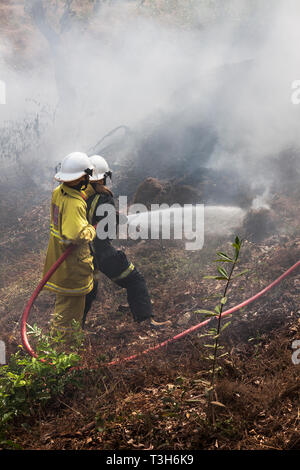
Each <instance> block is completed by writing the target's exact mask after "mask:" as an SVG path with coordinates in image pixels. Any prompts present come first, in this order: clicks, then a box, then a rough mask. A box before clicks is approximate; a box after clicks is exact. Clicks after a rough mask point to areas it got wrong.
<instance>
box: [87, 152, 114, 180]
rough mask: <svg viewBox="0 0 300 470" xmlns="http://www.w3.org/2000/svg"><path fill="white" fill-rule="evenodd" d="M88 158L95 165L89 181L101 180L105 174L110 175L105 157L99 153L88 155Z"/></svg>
mask: <svg viewBox="0 0 300 470" xmlns="http://www.w3.org/2000/svg"><path fill="white" fill-rule="evenodd" d="M89 160H90V162H91V163H92V165H93V166H94V167H95V170H94V173H93V176H92V177H91V178H90V181H98V180H102V179H103V178H105V177H106V176H110V177H111V171H110V169H109V166H108V163H107V161H106V160H105V158H103V157H101V156H100V155H92V156H91V157H89Z"/></svg>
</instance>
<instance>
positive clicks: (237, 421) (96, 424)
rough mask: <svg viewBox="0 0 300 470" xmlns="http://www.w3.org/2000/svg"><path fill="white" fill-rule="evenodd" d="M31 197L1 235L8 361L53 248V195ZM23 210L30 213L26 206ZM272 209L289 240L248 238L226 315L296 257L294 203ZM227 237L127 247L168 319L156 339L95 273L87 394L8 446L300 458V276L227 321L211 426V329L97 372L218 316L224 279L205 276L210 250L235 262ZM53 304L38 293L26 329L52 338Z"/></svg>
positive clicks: (56, 403) (68, 395)
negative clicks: (195, 247)
mask: <svg viewBox="0 0 300 470" xmlns="http://www.w3.org/2000/svg"><path fill="white" fill-rule="evenodd" d="M27 197H28V201H31V203H29V202H28V205H27V208H26V210H25V212H24V211H23V215H21V214H20V216H19V217H18V218H17V220H15V221H14V222H13V223H12V221H11V223H10V224H9V222H8V221H7V224H6V226H5V230H2V233H1V246H0V248H1V258H2V267H1V296H0V298H1V300H0V330H1V339H2V340H4V341H5V342H6V344H7V354H8V356H9V355H10V354H11V353H14V352H16V351H17V350H18V349H19V347H18V345H19V344H20V342H21V339H20V331H19V330H20V319H21V315H22V312H23V310H24V307H25V305H26V302H27V301H28V300H29V298H30V295H31V293H32V292H33V290H34V289H35V287H36V286H37V284H38V282H39V280H40V277H41V272H42V268H43V262H44V256H45V249H46V247H47V241H48V224H49V201H50V192H49V193H47V192H45V193H44V194H43V196H42V197H41V196H40V198H39V201H37V200H35V193H34V190H33V193H32V194H31V198H30V194H28V195H27ZM32 201H35V203H34V205H32ZM2 203H3V204H4V205H5V204H7V205H9V203H10V199H8V200H7V201H2ZM20 204H23V205H24V206H26V198H24V199H23V202H22V203H21V202H20ZM272 204H273V205H274V207H273V208H274V209H275V208H276V211H277V215H280V216H281V217H282V218H283V221H284V223H285V224H286V225H289V227H290V233H289V234H285V235H282V234H281V235H279V234H276V235H272V236H268V237H267V238H265V239H263V240H260V241H259V242H254V241H250V240H247V239H245V240H244V243H243V247H242V251H241V258H240V266H239V270H245V269H248V270H249V271H248V272H247V274H246V275H245V276H242V277H240V278H237V279H236V280H234V282H233V283H232V284H231V288H230V290H229V292H228V302H227V306H228V308H230V307H232V306H234V305H236V304H238V303H240V302H241V301H243V300H245V299H247V298H248V297H250V296H252V295H254V294H255V293H257V292H258V291H260V290H261V289H263V288H264V287H266V286H267V285H268V284H269V283H270V282H271V281H273V280H275V279H276V278H277V277H279V276H280V275H281V274H282V273H283V272H284V271H285V270H287V269H288V268H289V267H290V266H292V265H293V264H294V263H296V262H297V261H298V260H299V255H300V234H299V227H298V228H297V221H298V220H299V207H298V194H296V193H295V194H291V195H289V196H287V195H283V194H281V195H276V196H274V198H273V203H272ZM287 207H288V210H287ZM295 221H296V223H295ZM293 223H294V225H293ZM237 234H238V233H237ZM233 239H234V236H233V237H232V239H231V238H222V237H218V238H216V239H211V240H206V241H205V244H204V247H203V249H202V250H199V251H186V250H185V249H184V246H183V244H180V243H179V244H178V242H177V243H175V242H171V241H170V242H166V243H163V244H162V243H161V242H160V241H139V242H135V243H132V242H131V243H129V242H127V245H125V244H124V245H123V246H122V248H124V249H125V251H126V253H127V255H128V258H129V259H130V260H131V261H132V262H133V263H134V264H135V265H136V266H137V267H138V269H139V270H140V271H141V272H142V273H143V274H144V276H145V278H146V280H147V283H148V286H149V290H150V293H151V296H152V299H153V307H154V312H155V313H156V316H157V318H159V319H169V320H171V322H172V324H171V326H170V327H168V328H167V329H165V330H164V331H163V332H159V333H157V332H151V331H149V330H146V329H145V327H144V326H143V324H140V325H137V324H135V323H134V322H133V320H132V318H131V315H130V311H129V309H128V306H127V302H126V293H125V291H124V290H122V289H120V288H118V287H117V286H115V285H114V284H113V283H112V282H111V281H109V280H108V279H107V278H105V277H104V276H101V279H100V283H99V290H98V296H97V299H96V301H95V303H94V304H93V307H92V310H91V311H90V314H89V316H88V321H87V332H86V334H85V340H84V351H83V353H82V364H81V365H82V366H83V367H84V368H85V371H84V372H83V374H82V382H81V383H82V384H83V386H81V387H77V386H70V387H69V388H68V390H66V391H65V393H64V394H63V395H62V396H59V397H56V398H53V400H52V401H51V403H50V404H48V405H47V407H46V408H45V409H44V408H41V409H40V410H39V416H38V418H37V417H36V416H35V417H28V418H26V419H23V420H21V421H20V422H18V421H17V422H16V423H15V424H14V425H13V427H12V429H11V431H10V436H9V437H10V439H12V440H13V442H15V443H16V444H18V445H20V446H21V448H23V449H106V450H113V449H115V450H116V449H139V450H144V449H148V450H151V449H178V450H179V449H299V447H300V440H299V391H300V388H299V387H300V383H299V365H294V364H293V362H292V353H293V350H292V342H293V341H294V340H297V339H300V307H299V299H300V283H299V272H298V270H296V271H294V272H293V273H292V274H291V275H290V276H289V277H288V278H286V279H285V280H284V281H283V282H282V283H280V284H279V285H277V287H276V288H274V289H273V290H271V291H270V292H268V293H267V294H265V295H264V296H263V297H261V298H260V299H259V300H257V301H255V302H254V303H252V304H251V305H249V306H248V307H246V308H244V309H242V310H241V311H238V312H236V313H234V314H233V315H232V317H231V324H230V326H229V327H228V328H227V329H226V330H224V333H223V335H222V339H221V344H222V345H223V346H224V347H225V351H226V352H228V355H227V356H225V357H224V358H223V359H222V360H220V365H221V366H222V372H221V373H220V375H219V378H218V380H217V398H218V401H219V402H221V403H222V404H223V405H224V406H222V407H218V409H217V426H216V427H214V428H211V427H209V426H207V422H206V421H205V411H206V397H205V380H207V379H208V378H209V373H208V371H209V364H208V363H207V361H206V360H205V359H204V356H205V355H206V350H205V347H204V344H205V339H204V338H203V337H200V334H203V333H205V332H206V331H207V329H206V330H205V329H203V330H198V331H196V332H194V333H192V334H189V335H187V336H185V337H184V338H182V339H181V340H179V341H176V342H172V343H170V344H168V345H167V346H166V347H164V348H162V349H159V350H157V351H155V352H151V353H149V354H147V355H142V356H141V357H139V358H138V359H136V360H134V361H130V362H125V363H121V364H119V365H115V366H112V367H105V366H103V363H105V362H107V361H111V360H115V359H119V358H124V357H127V356H129V355H131V354H135V353H138V352H142V351H144V350H145V349H147V348H148V347H151V346H155V345H156V344H158V343H161V342H162V341H165V340H166V339H169V338H171V337H173V336H174V335H176V334H178V333H180V332H182V331H183V330H186V329H188V328H189V327H191V326H193V325H196V324H198V323H199V322H200V321H201V320H202V318H203V317H201V316H199V314H196V313H194V312H195V311H196V310H198V309H200V308H202V309H208V310H210V309H213V308H214V307H215V305H216V304H217V303H218V300H219V299H220V296H221V295H222V291H223V285H222V282H217V283H216V281H213V280H208V279H203V277H204V276H205V275H214V274H216V266H215V263H214V259H216V256H215V252H216V251H217V250H222V251H226V252H228V253H230V250H231V249H232V247H231V243H232V241H233ZM115 243H116V244H117V246H119V247H120V246H121V245H120V242H115ZM53 306H54V297H53V296H52V294H49V293H42V294H41V295H40V296H39V297H38V299H37V301H36V302H35V305H34V307H33V309H32V312H31V315H30V319H29V323H30V325H33V324H34V323H36V324H37V325H38V326H39V327H42V329H43V331H44V332H47V331H49V319H50V315H51V313H52V311H53ZM226 321H227V320H226ZM224 322H225V320H224ZM24 423H25V424H24Z"/></svg>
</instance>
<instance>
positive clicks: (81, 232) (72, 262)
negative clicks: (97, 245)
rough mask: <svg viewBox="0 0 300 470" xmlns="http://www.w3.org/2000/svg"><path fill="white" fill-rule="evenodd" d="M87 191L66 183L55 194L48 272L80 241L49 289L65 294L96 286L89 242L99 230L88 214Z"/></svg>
mask: <svg viewBox="0 0 300 470" xmlns="http://www.w3.org/2000/svg"><path fill="white" fill-rule="evenodd" d="M87 196H88V195H86V194H85V193H81V192H79V191H77V190H76V189H72V188H70V187H69V186H67V185H65V184H61V185H60V186H58V187H57V188H56V189H55V190H54V191H53V194H52V201H51V223H50V239H49V244H48V250H47V255H46V261H45V267H44V275H45V274H46V273H47V272H48V271H49V269H50V268H51V267H52V265H53V264H54V263H55V262H56V261H57V260H58V258H59V257H60V256H61V255H62V254H63V253H64V251H65V250H66V249H67V248H68V246H69V245H70V243H72V244H75V245H78V246H77V247H76V248H75V250H73V251H72V252H71V254H70V255H69V256H68V257H67V258H66V260H65V261H63V263H62V264H61V265H60V266H59V268H58V269H57V270H56V271H55V272H54V274H53V275H52V276H51V278H50V279H49V280H48V282H47V283H46V285H45V288H46V289H49V290H51V291H53V292H56V293H58V294H63V295H70V296H73V295H85V294H88V293H89V292H90V291H91V290H92V288H93V271H94V267H93V258H92V256H91V252H90V247H89V243H90V242H91V241H92V240H93V239H94V238H95V235H96V230H95V229H94V227H93V226H92V225H90V224H89V223H88V221H87V218H86V209H87V205H86V201H85V199H86V197H87Z"/></svg>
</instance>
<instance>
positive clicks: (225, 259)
mask: <svg viewBox="0 0 300 470" xmlns="http://www.w3.org/2000/svg"><path fill="white" fill-rule="evenodd" d="M217 255H218V256H219V257H220V261H229V262H231V263H233V259H232V258H230V256H228V255H226V253H223V252H222V251H217Z"/></svg>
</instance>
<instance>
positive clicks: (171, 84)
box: [0, 0, 300, 203]
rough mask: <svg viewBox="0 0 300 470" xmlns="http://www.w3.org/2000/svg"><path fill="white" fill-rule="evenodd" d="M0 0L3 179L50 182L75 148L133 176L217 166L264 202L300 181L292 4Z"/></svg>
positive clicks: (298, 32) (299, 59) (297, 37)
mask: <svg viewBox="0 0 300 470" xmlns="http://www.w3.org/2000/svg"><path fill="white" fill-rule="evenodd" d="M0 4H1V9H4V8H5V10H1V11H5V12H6V13H5V15H6V16H3V15H2V16H1V18H2V20H1V33H0V35H1V46H0V79H1V80H4V81H5V82H6V84H7V104H6V105H0V127H1V129H0V132H1V133H0V142H1V149H0V158H1V165H2V178H5V175H6V174H7V173H8V174H9V175H11V172H12V168H15V170H13V171H16V172H18V171H19V169H20V168H21V169H22V170H21V171H22V172H24V171H25V172H27V174H28V175H30V176H31V177H32V178H33V179H34V181H35V182H38V183H42V184H43V185H45V187H47V185H49V187H50V184H51V181H50V180H51V178H52V176H53V174H54V166H55V164H56V163H58V162H59V161H60V160H61V159H62V158H63V156H64V155H66V154H67V153H69V152H72V151H77V150H82V151H86V152H88V153H89V154H92V153H96V152H100V153H102V154H103V155H104V156H105V157H106V158H107V159H108V160H109V162H110V163H111V164H112V166H113V167H114V168H116V169H117V168H119V169H120V168H121V171H123V172H125V175H126V168H127V167H126V165H128V162H130V165H131V168H132V166H133V167H135V168H136V171H137V174H138V176H139V177H140V178H141V179H142V178H143V177H146V176H156V177H159V176H163V177H164V178H166V177H168V176H170V177H172V176H176V177H178V176H179V175H183V174H185V175H187V178H188V179H187V181H189V182H190V181H192V180H191V178H192V176H193V175H194V177H195V178H197V177H198V175H202V174H203V172H204V170H205V169H210V170H213V171H215V172H217V173H218V172H223V171H224V172H226V174H228V175H229V177H230V175H232V185H234V184H236V183H237V182H238V183H239V184H240V185H247V186H249V190H250V191H252V192H251V198H252V199H254V198H257V197H259V199H256V202H257V201H261V203H263V202H264V201H265V200H267V198H268V195H269V194H270V192H271V193H272V192H274V191H275V190H276V189H278V188H279V187H280V186H282V185H287V184H290V185H298V184H299V143H300V133H299V118H300V107H298V106H295V105H293V104H292V103H291V94H292V90H291V84H292V82H293V81H294V80H295V79H297V78H300V56H299V44H300V29H299V20H298V18H299V14H300V4H299V2H297V1H296V0H294V1H293V0H284V1H280V0H272V1H271V0H264V2H261V1H259V0H230V1H229V0H227V1H226V0H218V1H217V0H211V1H209V0H206V1H205V0H202V1H201V0H199V1H193V0H190V1H187V0H185V1H184V0H182V1H180V0H177V1H175V0H169V1H168V0H165V1H158V0H157V1H154V0H153V1H151V2H150V1H144V2H141V1H126V0H122V1H108V0H107V1H101V0H100V1H99V2H97V1H91V2H88V1H86V2H84V1H81V2H79V1H69V2H67V1H62V0H61V1H59V0H57V1H54V0H53V1H48V2H45V1H40V0H31V1H8V2H7V1H4V0H1V1H0ZM119 127H120V128H119ZM115 128H119V129H118V130H117V131H116V132H113V133H111V135H109V136H108V137H107V138H105V139H103V137H104V136H105V135H107V134H109V133H110V132H111V131H112V130H114V129H115ZM98 143H99V144H98ZM122 165H124V166H123V167H122ZM122 168H123V170H122ZM7 169H8V170H7ZM217 173H216V174H217ZM195 175H196V176H195ZM189 177H190V180H189ZM199 177H200V176H199ZM229 186H230V184H229V185H228V186H227V188H226V187H223V188H222V191H225V192H226V190H228V191H230V190H232V188H230V187H229ZM220 198H221V196H220ZM199 202H202V201H199Z"/></svg>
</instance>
